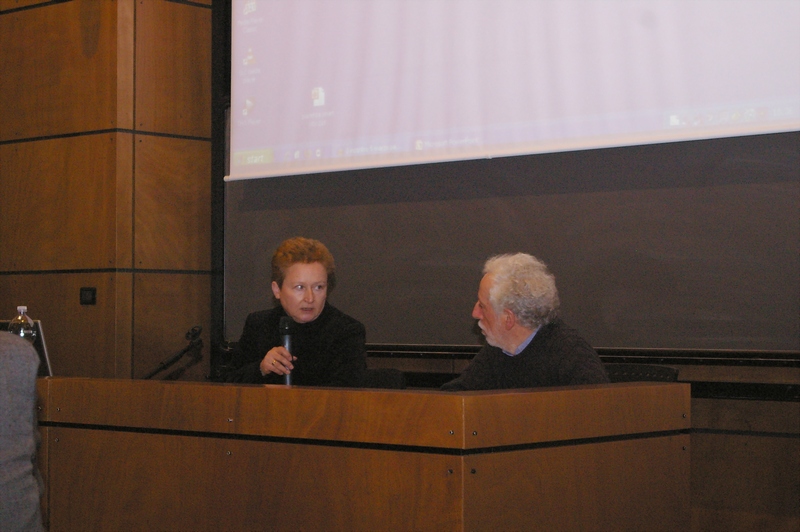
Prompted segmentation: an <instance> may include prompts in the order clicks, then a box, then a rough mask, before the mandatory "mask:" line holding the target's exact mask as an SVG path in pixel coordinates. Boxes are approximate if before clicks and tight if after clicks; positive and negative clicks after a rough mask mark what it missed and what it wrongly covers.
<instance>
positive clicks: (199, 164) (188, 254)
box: [135, 135, 211, 270]
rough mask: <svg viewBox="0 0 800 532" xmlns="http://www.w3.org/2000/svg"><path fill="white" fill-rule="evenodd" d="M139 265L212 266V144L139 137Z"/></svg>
mask: <svg viewBox="0 0 800 532" xmlns="http://www.w3.org/2000/svg"><path fill="white" fill-rule="evenodd" d="M135 146H136V170H135V174H136V186H135V188H136V190H135V205H136V228H135V240H136V251H135V254H136V259H135V261H136V267H137V268H147V269H188V270H208V269H210V267H211V179H210V177H209V176H210V174H211V143H210V142H208V141H197V140H186V139H175V138H167V137H153V136H144V135H139V136H137V137H136V143H135Z"/></svg>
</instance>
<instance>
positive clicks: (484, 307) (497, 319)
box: [472, 274, 505, 347]
mask: <svg viewBox="0 0 800 532" xmlns="http://www.w3.org/2000/svg"><path fill="white" fill-rule="evenodd" d="M492 286H494V278H493V276H492V275H491V274H486V275H484V276H483V279H481V284H480V286H479V287H478V302H477V303H475V307H474V308H473V309H472V317H473V318H475V319H476V320H478V327H480V328H481V332H483V335H484V336H485V337H486V343H488V344H489V345H491V346H494V347H501V346H502V345H503V338H504V335H505V330H504V328H503V325H502V315H499V316H498V315H497V314H496V313H495V311H494V308H492V304H491V303H490V302H489V290H491V288H492Z"/></svg>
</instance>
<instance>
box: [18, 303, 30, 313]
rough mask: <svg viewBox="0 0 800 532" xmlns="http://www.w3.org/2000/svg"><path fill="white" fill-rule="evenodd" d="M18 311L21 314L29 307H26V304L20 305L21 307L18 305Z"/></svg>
mask: <svg viewBox="0 0 800 532" xmlns="http://www.w3.org/2000/svg"><path fill="white" fill-rule="evenodd" d="M17 312H19V313H20V314H24V313H25V312H28V307H26V306H24V305H22V306H19V307H17Z"/></svg>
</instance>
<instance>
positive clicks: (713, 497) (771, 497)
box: [691, 433, 800, 531]
mask: <svg viewBox="0 0 800 532" xmlns="http://www.w3.org/2000/svg"><path fill="white" fill-rule="evenodd" d="M798 471H800V439H798V438H796V437H795V438H788V437H766V436H758V435H738V434H703V433H699V434H693V435H692V476H691V478H692V514H693V515H692V529H693V530H726V531H736V530H776V531H777V530H786V531H789V530H792V531H795V530H799V529H800V475H798Z"/></svg>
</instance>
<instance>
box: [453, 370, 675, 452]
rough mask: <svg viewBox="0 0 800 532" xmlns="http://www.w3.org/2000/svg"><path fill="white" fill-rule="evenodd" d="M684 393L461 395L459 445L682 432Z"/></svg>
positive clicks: (638, 387) (627, 386)
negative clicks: (462, 418) (462, 432)
mask: <svg viewBox="0 0 800 532" xmlns="http://www.w3.org/2000/svg"><path fill="white" fill-rule="evenodd" d="M690 392H691V388H690V385H688V384H678V383H674V384H673V383H619V384H613V385H602V386H579V387H567V388H547V389H542V390H537V391H536V393H530V390H514V391H506V392H501V393H498V392H470V393H466V394H464V396H465V397H464V409H465V432H466V442H465V446H466V448H468V449H469V448H479V447H493V446H498V445H515V444H520V443H536V442H545V441H559V440H571V439H579V438H596V437H602V436H613V435H617V434H636V433H647V432H655V431H666V430H680V429H688V428H689V427H690V425H691V417H690V400H691V397H690ZM522 420H525V421H522Z"/></svg>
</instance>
